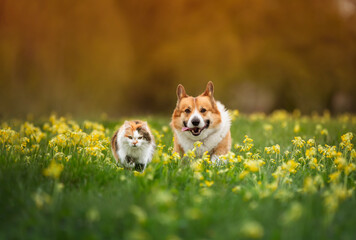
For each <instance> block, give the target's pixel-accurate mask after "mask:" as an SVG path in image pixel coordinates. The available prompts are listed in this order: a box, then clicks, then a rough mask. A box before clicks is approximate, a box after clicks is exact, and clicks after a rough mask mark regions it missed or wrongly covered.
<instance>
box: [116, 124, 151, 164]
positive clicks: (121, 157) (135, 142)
mask: <svg viewBox="0 0 356 240" xmlns="http://www.w3.org/2000/svg"><path fill="white" fill-rule="evenodd" d="M111 149H112V153H113V155H114V157H115V160H116V162H117V163H118V164H121V165H122V166H124V167H125V168H129V169H133V168H134V169H135V170H137V171H143V170H144V169H145V168H146V166H147V164H148V163H150V162H151V160H152V157H153V153H154V150H155V140H154V137H153V135H152V133H151V131H150V129H149V127H148V125H147V122H143V121H140V120H136V121H125V123H124V124H123V125H122V126H121V127H120V129H119V130H118V131H116V132H115V134H114V136H113V137H112V139H111Z"/></svg>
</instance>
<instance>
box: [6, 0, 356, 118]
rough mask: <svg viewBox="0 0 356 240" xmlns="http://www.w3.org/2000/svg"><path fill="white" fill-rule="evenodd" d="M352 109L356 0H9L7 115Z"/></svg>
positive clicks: (355, 70) (355, 82)
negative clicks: (178, 108) (193, 107)
mask: <svg viewBox="0 0 356 240" xmlns="http://www.w3.org/2000/svg"><path fill="white" fill-rule="evenodd" d="M208 81H213V82H214V84H215V87H216V89H215V90H216V92H215V95H216V98H217V99H219V100H221V101H223V102H224V104H225V105H226V106H227V107H228V108H232V109H235V108H237V109H239V110H240V111H242V112H253V111H263V112H267V113H268V112H271V111H273V110H274V109H280V108H284V109H287V110H293V109H295V108H298V109H300V110H301V111H302V112H303V113H311V112H313V111H317V112H321V111H323V110H324V109H329V110H330V111H331V112H332V113H340V112H345V111H351V112H355V111H356V105H355V95H356V94H355V89H356V1H354V0H298V1H285V0H268V1H266V0H249V1H243V0H221V1H207V0H171V1H167V0H155V1H153V0H126V1H124V0H101V1H97V0H83V1H72V0H51V1H48V0H34V1H28V0H1V1H0V114H1V116H5V117H6V116H25V115H26V114H28V113H32V114H39V115H40V114H47V113H50V112H53V111H55V112H57V113H60V114H64V113H72V114H74V115H80V116H84V115H85V116H92V115H97V114H101V113H107V114H108V115H109V116H112V117H116V116H123V115H125V116H126V115H131V114H151V113H152V114H153V113H160V114H170V113H171V112H172V108H173V107H174V106H175V102H176V95H175V90H176V86H177V84H178V83H182V84H183V85H184V86H185V87H186V89H187V92H188V93H189V94H192V95H197V94H199V93H201V92H202V91H203V90H204V88H205V85H206V83H207V82H208Z"/></svg>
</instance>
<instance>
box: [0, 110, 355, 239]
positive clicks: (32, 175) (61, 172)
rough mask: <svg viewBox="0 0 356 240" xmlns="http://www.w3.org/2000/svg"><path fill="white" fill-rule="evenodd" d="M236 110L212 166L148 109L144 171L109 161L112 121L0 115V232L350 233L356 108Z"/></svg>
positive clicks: (167, 235)
mask: <svg viewBox="0 0 356 240" xmlns="http://www.w3.org/2000/svg"><path fill="white" fill-rule="evenodd" d="M237 115H238V114H237V112H235V113H234V121H233V124H232V128H231V132H232V137H233V145H234V147H233V148H232V153H231V154H229V155H227V156H224V159H225V160H226V161H227V162H228V163H227V164H222V165H213V164H211V163H210V160H209V157H208V156H203V158H200V159H199V158H197V157H194V152H190V153H188V156H186V157H184V159H179V158H178V157H177V156H176V155H172V152H171V149H172V133H171V130H170V129H169V128H168V123H169V119H168V118H162V117H154V116H153V117H149V118H148V119H147V120H148V122H149V124H150V126H151V127H152V128H153V129H154V134H155V136H156V140H157V145H158V147H157V151H156V154H155V157H154V160H153V162H152V163H151V164H150V165H149V167H148V168H147V170H146V171H145V172H144V173H138V172H133V171H128V170H124V169H122V168H119V167H117V166H116V165H115V163H114V159H113V157H112V155H111V150H110V145H109V140H110V137H111V135H112V134H113V132H114V130H115V129H116V128H117V127H118V126H119V125H120V124H121V123H122V122H123V121H121V120H120V121H108V120H101V121H99V122H90V121H79V122H74V121H72V120H68V119H65V118H56V117H54V116H51V118H50V119H49V120H47V119H45V120H43V119H42V120H41V119H39V120H37V121H35V123H34V124H32V123H29V122H23V121H18V120H16V121H8V122H2V127H1V132H0V133H1V135H0V213H1V214H0V222H1V224H0V239H68V238H70V239H172V240H173V239H354V237H355V236H356V228H355V226H356V200H355V192H354V188H355V185H356V174H355V161H356V154H355V150H354V148H353V145H352V144H353V143H354V139H352V137H353V134H352V133H355V132H356V131H355V130H356V124H355V123H356V118H355V116H351V115H343V116H342V117H339V118H330V117H329V116H328V115H327V114H326V115H324V116H321V117H320V116H319V117H317V116H314V117H303V116H299V114H297V113H296V114H294V115H290V114H287V113H285V112H283V111H281V112H275V113H274V114H272V115H270V116H264V115H259V114H254V115H250V116H246V115H238V116H237ZM348 132H351V134H346V133H348ZM345 134H346V135H345ZM245 135H248V137H247V136H245ZM298 136H300V137H301V138H300V139H299V138H296V139H295V137H298ZM341 136H343V137H342V138H341ZM309 139H314V141H315V143H314V142H313V140H310V141H309V142H308V140H309ZM292 140H297V141H295V142H294V143H293V142H292ZM298 141H299V144H301V145H300V146H299V147H298V146H297V145H298ZM303 141H304V142H303ZM340 143H341V145H340ZM277 144H278V145H277ZM325 144H327V146H326V145H325ZM272 146H274V148H273V147H272ZM266 147H267V148H266ZM269 147H270V148H269ZM313 151H314V152H313Z"/></svg>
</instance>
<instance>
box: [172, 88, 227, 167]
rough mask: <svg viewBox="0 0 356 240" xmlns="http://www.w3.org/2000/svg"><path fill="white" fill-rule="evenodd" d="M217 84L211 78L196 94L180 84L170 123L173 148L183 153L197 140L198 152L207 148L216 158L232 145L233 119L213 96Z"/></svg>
mask: <svg viewBox="0 0 356 240" xmlns="http://www.w3.org/2000/svg"><path fill="white" fill-rule="evenodd" d="M213 94H214V85H213V83H212V82H209V83H208V84H207V86H206V90H205V91H204V92H203V93H202V94H201V95H199V96H197V97H192V96H189V95H187V94H186V92H185V89H184V87H183V86H182V85H181V84H179V85H178V87H177V97H178V101H177V105H176V108H175V109H174V112H173V115H172V121H171V127H172V129H173V133H174V151H175V152H178V153H180V154H182V153H186V152H187V151H188V150H191V149H193V147H194V143H195V142H196V141H200V142H202V145H201V147H199V148H198V149H197V152H196V154H197V155H198V156H201V155H202V154H203V153H204V152H206V151H207V152H208V153H209V154H210V156H211V160H212V161H213V162H216V161H217V160H218V159H219V156H220V155H225V154H227V153H228V152H229V151H230V149H231V133H230V125H231V119H230V116H229V113H228V112H227V110H226V109H225V106H224V105H223V104H221V103H220V102H219V101H215V99H214V96H213Z"/></svg>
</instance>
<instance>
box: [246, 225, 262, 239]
mask: <svg viewBox="0 0 356 240" xmlns="http://www.w3.org/2000/svg"><path fill="white" fill-rule="evenodd" d="M241 233H242V235H243V236H244V237H246V238H253V239H258V238H262V237H263V235H264V230H263V227H262V225H261V224H260V223H258V222H256V221H248V222H245V223H244V224H243V225H242V227H241Z"/></svg>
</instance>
